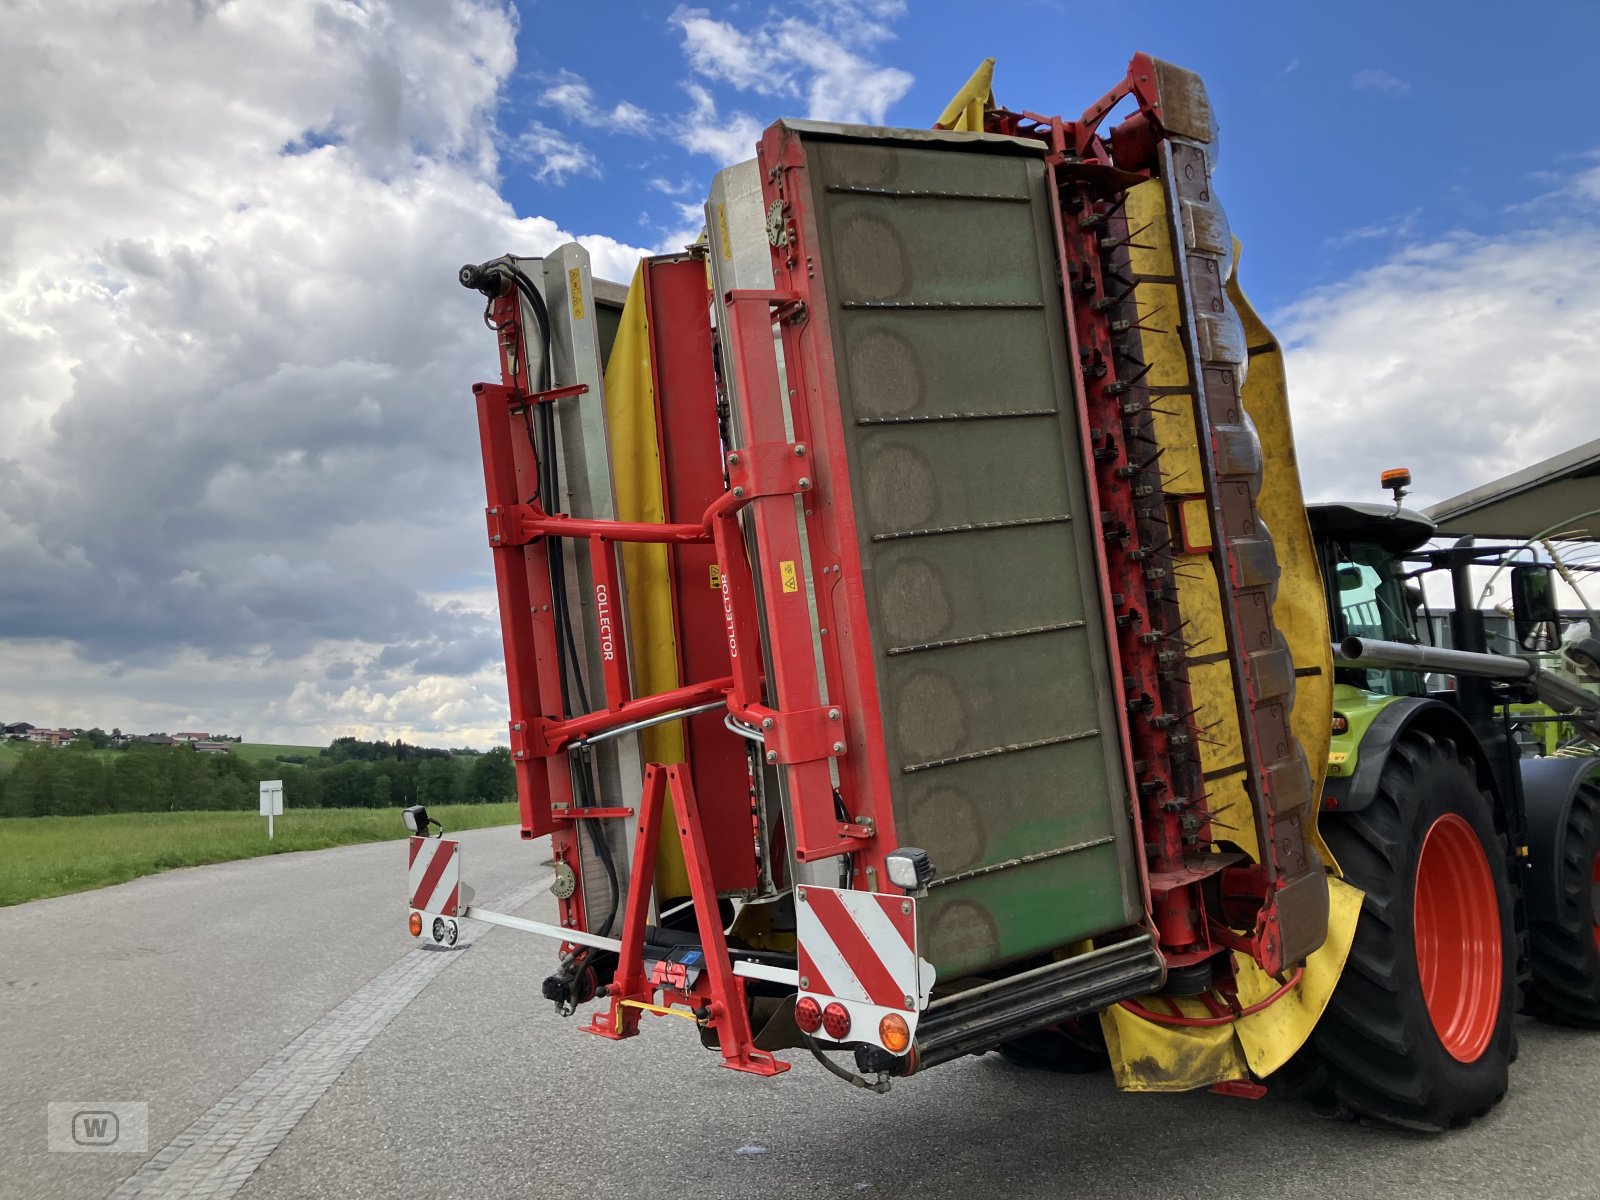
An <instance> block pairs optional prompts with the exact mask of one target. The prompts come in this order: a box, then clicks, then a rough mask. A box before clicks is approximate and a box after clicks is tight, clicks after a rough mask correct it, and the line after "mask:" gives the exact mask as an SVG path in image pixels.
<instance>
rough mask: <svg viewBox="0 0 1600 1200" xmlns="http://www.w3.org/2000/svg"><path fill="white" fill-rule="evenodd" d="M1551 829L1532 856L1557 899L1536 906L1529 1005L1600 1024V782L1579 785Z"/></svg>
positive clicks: (1544, 1016) (1548, 1014)
mask: <svg viewBox="0 0 1600 1200" xmlns="http://www.w3.org/2000/svg"><path fill="white" fill-rule="evenodd" d="M1551 832H1552V834H1553V836H1552V837H1551V838H1550V839H1549V840H1550V842H1551V843H1552V844H1551V845H1550V846H1549V847H1548V848H1547V847H1544V846H1539V847H1536V848H1535V853H1534V856H1533V864H1532V866H1533V870H1534V871H1536V872H1540V873H1544V874H1545V875H1546V878H1545V879H1541V880H1539V881H1537V882H1536V883H1535V884H1534V886H1536V887H1540V888H1544V889H1546V891H1547V892H1548V893H1549V894H1550V898H1551V901H1552V903H1551V904H1550V905H1549V907H1548V910H1547V911H1543V912H1539V913H1533V912H1531V911H1530V919H1529V922H1528V934H1529V942H1530V950H1531V958H1532V961H1533V994H1532V995H1531V996H1530V997H1529V1003H1528V1011H1529V1013H1531V1014H1532V1015H1533V1016H1535V1017H1538V1018H1539V1019H1540V1020H1541V1021H1548V1022H1549V1023H1551V1024H1552V1025H1575V1026H1579V1027H1581V1028H1585V1029H1600V789H1597V788H1595V787H1594V786H1593V785H1592V784H1587V783H1586V784H1583V785H1581V786H1580V787H1579V788H1578V790H1577V791H1576V792H1575V793H1574V794H1573V797H1572V805H1571V807H1570V808H1569V809H1568V811H1567V816H1566V820H1565V821H1564V822H1563V823H1562V825H1561V828H1560V829H1557V830H1552V831H1551ZM1551 876H1553V878H1551Z"/></svg>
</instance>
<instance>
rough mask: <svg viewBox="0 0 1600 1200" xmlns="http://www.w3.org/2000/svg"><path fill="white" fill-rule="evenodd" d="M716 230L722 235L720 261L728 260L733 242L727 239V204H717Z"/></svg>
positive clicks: (730, 257) (730, 256)
mask: <svg viewBox="0 0 1600 1200" xmlns="http://www.w3.org/2000/svg"><path fill="white" fill-rule="evenodd" d="M717 232H718V233H720V234H721V235H722V261H723V262H729V261H731V260H732V258H733V243H732V242H730V241H729V240H728V206H727V205H726V204H719V205H717Z"/></svg>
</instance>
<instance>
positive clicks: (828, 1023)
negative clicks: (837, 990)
mask: <svg viewBox="0 0 1600 1200" xmlns="http://www.w3.org/2000/svg"><path fill="white" fill-rule="evenodd" d="M822 1027H823V1029H825V1030H827V1033H828V1036H829V1037H831V1038H832V1039H833V1040H834V1041H836V1042H842V1041H844V1039H845V1035H846V1034H848V1033H849V1032H850V1013H849V1012H848V1011H847V1010H846V1009H845V1006H844V1005H842V1004H840V1003H839V1002H838V1001H837V1000H835V1001H834V1002H833V1003H832V1004H830V1005H828V1007H827V1008H825V1009H823V1010H822Z"/></svg>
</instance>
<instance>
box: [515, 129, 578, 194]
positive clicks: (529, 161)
mask: <svg viewBox="0 0 1600 1200" xmlns="http://www.w3.org/2000/svg"><path fill="white" fill-rule="evenodd" d="M511 154H512V157H513V158H515V159H516V160H517V161H519V162H521V163H524V164H526V166H527V168H528V170H529V172H530V173H531V174H532V175H533V177H534V178H535V179H537V180H539V181H540V182H541V183H552V184H555V185H557V186H560V185H561V184H563V183H565V182H566V181H567V177H568V176H569V175H598V174H600V162H599V160H598V159H596V158H595V156H594V155H593V154H591V153H590V152H589V150H588V149H587V148H585V147H583V146H580V145H579V144H578V143H577V142H574V141H571V140H570V139H568V138H566V137H564V136H563V135H562V134H560V133H558V132H556V131H555V130H554V129H551V128H550V126H548V125H545V124H543V123H542V122H540V121H531V122H529V124H528V127H527V128H526V129H524V130H523V131H522V133H521V134H520V135H519V136H518V137H517V139H516V141H515V142H513V143H512V148H511Z"/></svg>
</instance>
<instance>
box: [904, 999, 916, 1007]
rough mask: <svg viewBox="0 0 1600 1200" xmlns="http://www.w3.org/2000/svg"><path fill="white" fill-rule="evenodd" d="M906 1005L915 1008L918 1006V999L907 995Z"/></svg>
mask: <svg viewBox="0 0 1600 1200" xmlns="http://www.w3.org/2000/svg"><path fill="white" fill-rule="evenodd" d="M906 1007H907V1008H913V1009H914V1008H916V1007H917V1001H916V998H915V997H914V996H907V997H906Z"/></svg>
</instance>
